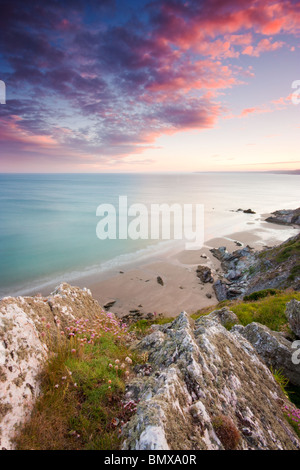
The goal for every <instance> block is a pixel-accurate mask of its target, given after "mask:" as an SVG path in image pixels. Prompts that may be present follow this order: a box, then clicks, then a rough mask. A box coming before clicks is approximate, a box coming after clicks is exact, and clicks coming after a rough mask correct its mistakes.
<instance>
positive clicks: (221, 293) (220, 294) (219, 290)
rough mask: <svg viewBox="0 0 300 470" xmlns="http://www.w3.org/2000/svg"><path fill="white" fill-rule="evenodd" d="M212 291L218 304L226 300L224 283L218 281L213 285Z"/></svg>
mask: <svg viewBox="0 0 300 470" xmlns="http://www.w3.org/2000/svg"><path fill="white" fill-rule="evenodd" d="M213 289H214V291H215V294H216V297H217V299H218V301H219V302H222V301H223V300H226V299H227V287H226V284H225V282H223V281H221V280H220V279H219V280H218V281H216V282H215V283H214V285H213Z"/></svg>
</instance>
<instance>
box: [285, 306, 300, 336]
mask: <svg viewBox="0 0 300 470" xmlns="http://www.w3.org/2000/svg"><path fill="white" fill-rule="evenodd" d="M285 314H286V316H287V319H288V322H289V325H290V328H291V330H292V331H293V332H294V333H295V335H297V336H298V337H299V338H300V302H299V301H298V300H296V299H292V300H291V301H290V302H289V303H288V304H287V306H286V310H285Z"/></svg>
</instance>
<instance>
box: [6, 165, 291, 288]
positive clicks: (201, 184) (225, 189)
mask: <svg viewBox="0 0 300 470" xmlns="http://www.w3.org/2000/svg"><path fill="white" fill-rule="evenodd" d="M299 178H300V177H299V176H292V175H280V174H267V173H264V174H263V173H193V174H159V175H157V174H150V175H149V174H93V175H92V174H68V175H67V174H60V175H54V174H47V175H45V174H43V175H42V174H31V175H29V174H22V175H21V174H18V175H12V174H11V175H8V174H0V296H3V295H15V294H16V293H23V292H26V290H28V289H29V287H32V286H34V287H35V288H36V289H37V290H38V288H39V287H40V286H43V285H45V284H47V283H48V282H53V281H54V280H55V281H56V282H57V283H59V282H60V281H61V280H63V279H68V280H72V279H75V278H76V276H77V277H79V276H80V274H82V273H85V274H89V273H91V274H92V273H95V274H96V273H97V272H99V273H100V272H102V271H103V270H105V269H108V268H110V267H112V266H115V267H121V266H122V264H123V263H126V262H130V260H134V259H136V258H137V257H143V256H147V255H149V253H154V251H155V250H159V249H162V248H164V247H165V244H166V243H165V242H164V243H163V244H161V243H159V242H158V241H151V240H136V241H132V240H105V241H101V240H99V239H98V238H97V236H96V226H97V223H98V221H99V217H97V216H96V209H97V207H98V205H99V204H102V203H110V204H114V205H115V206H117V205H118V197H119V195H126V196H127V197H128V204H129V205H130V204H133V203H143V204H146V205H148V206H149V205H150V204H152V203H160V204H161V203H167V204H173V203H180V204H189V203H193V204H204V207H205V239H208V238H211V237H213V236H220V235H225V234H228V233H232V232H234V231H237V230H240V229H244V228H246V227H247V225H246V224H247V222H248V223H249V216H246V215H245V214H241V213H235V212H231V210H236V209H238V208H239V207H241V208H243V209H248V208H252V209H254V210H255V211H256V212H257V213H258V214H260V213H265V212H270V211H273V210H276V209H283V208H296V207H298V206H299V201H300V185H299ZM250 217H251V216H250ZM248 228H249V227H248Z"/></svg>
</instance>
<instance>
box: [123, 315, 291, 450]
mask: <svg viewBox="0 0 300 470" xmlns="http://www.w3.org/2000/svg"><path fill="white" fill-rule="evenodd" d="M214 317H215V318H214ZM220 318H222V315H219V314H216V313H215V314H214V315H211V316H207V317H201V318H200V319H198V320H197V321H196V322H195V323H194V322H193V321H192V320H191V319H189V318H188V316H187V314H186V313H185V312H183V313H182V314H181V315H179V317H177V318H176V320H174V322H173V323H171V324H169V325H167V326H160V327H159V328H156V329H155V331H154V332H153V333H151V334H150V335H148V336H146V337H145V338H143V339H142V340H141V341H140V342H139V343H138V344H137V345H136V347H135V349H136V351H138V352H139V353H143V355H145V354H147V355H148V361H149V364H151V367H152V370H151V373H150V375H148V376H139V377H137V378H135V379H134V380H132V382H131V383H130V384H129V385H128V387H127V393H126V399H127V400H128V401H129V400H134V401H135V402H136V403H137V412H136V414H135V415H133V416H132V418H131V419H130V421H129V422H128V423H127V424H126V425H125V426H124V428H123V434H122V437H123V445H122V448H123V449H124V450H126V449H131V450H140V449H146V450H179V449H181V450H201V449H218V450H220V449H224V446H226V444H225V442H224V441H222V440H221V437H220V434H219V433H218V430H217V429H216V426H215V422H216V419H217V418H218V417H219V416H220V415H223V416H224V415H225V416H226V417H227V418H228V419H229V421H230V423H231V424H232V427H233V429H235V432H236V435H237V436H240V438H239V440H238V442H237V444H236V447H237V448H238V449H245V450H246V449H299V446H300V444H299V440H298V438H297V437H296V435H295V433H294V431H293V430H292V428H291V427H290V426H289V425H288V424H287V422H286V421H285V418H284V414H283V409H282V408H283V405H284V401H285V397H284V395H283V394H282V392H281V389H280V387H279V386H278V385H277V383H276V382H275V380H274V378H273V376H272V374H271V372H270V371H269V369H268V368H267V366H266V365H265V364H264V363H263V362H262V361H261V360H260V359H259V357H258V355H257V354H256V351H255V349H254V348H253V346H252V345H251V344H250V343H249V342H248V341H247V340H246V339H245V338H244V337H243V336H242V335H241V334H240V333H239V332H238V331H235V332H234V333H231V332H229V331H228V330H226V329H225V328H224V327H223V326H222V325H221V323H220V321H219V320H220ZM218 436H219V437H218Z"/></svg>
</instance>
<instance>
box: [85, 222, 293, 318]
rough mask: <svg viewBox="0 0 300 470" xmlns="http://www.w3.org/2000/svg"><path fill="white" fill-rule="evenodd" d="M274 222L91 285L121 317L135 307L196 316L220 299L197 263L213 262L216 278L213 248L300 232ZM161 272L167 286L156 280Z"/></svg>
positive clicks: (256, 244)
mask: <svg viewBox="0 0 300 470" xmlns="http://www.w3.org/2000/svg"><path fill="white" fill-rule="evenodd" d="M265 225H267V227H265ZM273 225H274V224H268V223H266V224H264V223H262V226H261V229H260V231H259V234H258V231H257V230H256V229H255V230H253V229H250V230H248V231H241V232H235V233H231V234H228V235H227V236H223V237H217V238H212V239H210V240H208V241H206V242H205V244H204V245H203V247H202V248H201V249H200V250H188V251H187V250H181V251H177V252H176V253H173V254H170V255H169V256H166V257H165V258H164V259H162V260H161V261H156V262H152V263H151V262H150V263H147V264H144V265H142V266H140V267H139V268H136V269H129V270H127V271H125V272H123V273H122V274H121V273H118V274H116V275H115V276H113V277H111V278H109V279H107V280H104V281H99V282H95V283H92V284H90V285H88V286H87V287H88V288H89V289H90V290H91V292H92V295H93V297H94V298H95V299H96V300H98V302H99V303H100V305H102V306H103V305H106V304H108V303H110V302H114V304H113V305H112V306H111V308H109V310H110V311H111V312H113V313H115V314H116V315H117V316H118V317H123V316H124V315H128V313H129V312H130V311H133V312H134V311H138V312H139V313H140V315H141V318H143V317H144V316H145V315H147V314H148V313H154V312H155V313H156V314H157V315H160V316H162V317H174V316H177V315H179V314H180V312H181V311H183V310H184V311H186V312H187V313H188V314H192V313H194V312H196V311H197V310H198V309H200V308H205V307H210V306H214V305H216V304H217V303H218V300H217V298H216V296H215V292H214V290H213V285H212V283H209V282H208V283H202V282H201V281H200V279H199V278H198V277H197V273H196V269H197V267H198V265H203V266H208V267H209V268H210V269H211V271H212V275H213V277H214V279H215V281H216V280H217V279H223V276H222V271H221V268H220V265H221V263H220V261H218V260H217V259H216V258H215V257H214V256H213V255H212V253H211V252H210V249H211V248H219V247H220V246H226V248H227V250H228V251H229V252H232V251H235V250H237V249H238V248H239V247H240V246H239V245H238V244H237V243H236V242H239V243H242V246H246V245H250V246H251V247H252V248H254V249H255V250H257V251H259V250H261V249H263V248H264V247H266V246H274V245H277V244H279V243H281V241H285V240H286V239H288V238H289V237H290V236H292V234H293V230H295V229H293V228H291V227H282V226H276V228H275V226H273ZM269 226H270V227H269ZM276 235H277V236H276ZM205 257H206V258H205ZM158 276H160V277H161V278H162V280H163V283H164V285H161V284H159V283H158V282H157V277H158ZM208 296H211V297H210V298H208Z"/></svg>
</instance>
